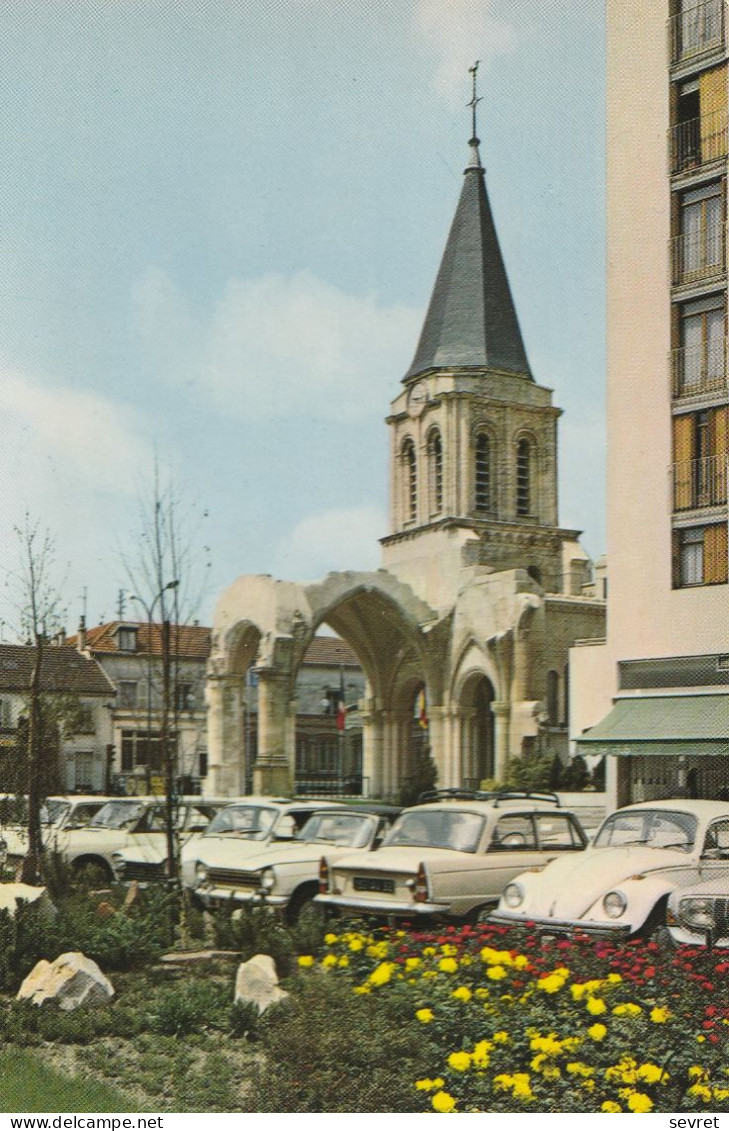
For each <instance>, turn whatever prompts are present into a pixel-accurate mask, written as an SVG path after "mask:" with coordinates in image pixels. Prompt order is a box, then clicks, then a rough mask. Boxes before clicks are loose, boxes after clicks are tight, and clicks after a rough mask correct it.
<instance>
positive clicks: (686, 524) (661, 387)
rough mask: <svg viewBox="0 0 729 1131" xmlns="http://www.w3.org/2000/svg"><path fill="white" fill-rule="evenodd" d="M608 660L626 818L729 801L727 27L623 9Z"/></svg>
mask: <svg viewBox="0 0 729 1131" xmlns="http://www.w3.org/2000/svg"><path fill="white" fill-rule="evenodd" d="M607 22H608V93H607V106H608V130H607V221H608V311H607V314H608V357H607V363H608V561H609V568H610V599H609V603H608V630H607V640H606V642H605V644H604V645H602V646H596V645H594V644H593V645H590V644H586V645H585V646H581V647H577V648H575V649H574V650H573V653H572V684H571V687H572V703H573V711H572V720H573V730H572V737H573V738H574V739H575V740H576V746H577V748H578V749H579V750H580V751H581V752H582V753H585V754H593V755H599V754H603V755H607V756H608V757H607V762H608V767H607V768H608V782H609V783H610V787H611V790H612V793H613V799H614V801H615V803H617V804H624V803H626V802H627V801H629V800H642V799H644V798H646V799H647V798H654V797H659V796H670V795H672V794H675V793H676V792H685V793H688V794H691V795H694V796H701V797H713V796H716V795H717V794H719V793H721V792H722V791H723V790H725V789H727V787H729V761H728V760H727V759H728V758H729V585H728V584H727V582H728V580H729V576H728V554H727V457H728V451H729V443H728V437H729V395H728V393H729V385H728V384H727V254H726V252H727V249H726V230H727V191H726V190H727V152H728V146H727V140H728V138H727V12H726V5H725V3H724V2H723V0H672V2H671V3H670V4H667V3H658V2H657V0H608V3H607Z"/></svg>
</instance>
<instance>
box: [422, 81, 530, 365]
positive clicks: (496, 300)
mask: <svg viewBox="0 0 729 1131" xmlns="http://www.w3.org/2000/svg"><path fill="white" fill-rule="evenodd" d="M471 73H472V74H474V72H473V71H472V72H471ZM474 79H475V74H474ZM478 101H479V100H478V99H477V98H476V95H475V81H474V99H473V101H472V102H471V103H469V105H471V106H473V118H474V129H473V137H472V138H471V140H470V141H469V143H468V144H469V147H470V157H469V162H468V165H467V167H466V169H465V171H464V178H465V180H464V182H463V189H462V191H461V197H460V200H459V201H458V207H457V208H456V214H455V217H454V219H453V224H452V225H451V230H450V234H449V236H448V242H447V244H446V248H445V252H444V253H443V259H442V260H441V264H440V270H439V271H438V275H437V278H436V280H435V286H434V288H433V294H432V295H431V299H430V305H429V307H428V313H427V314H426V316H425V322H424V324H423V329H422V331H421V334H420V341H419V342H418V348H417V349H416V351H415V357H414V359H413V363H412V365H411V366H410V369H409V370H408V372H407V373H406V374H405V378H404V379H405V380H408V378H410V377H414V376H416V375H417V374H418V373H422V372H424V371H425V370H428V369H450V368H453V367H464V366H465V367H467V368H478V369H484V368H485V369H489V370H497V371H505V372H508V373H517V374H520V375H522V376H524V377H527V378H528V379H529V380H533V377H532V374H531V370H530V368H529V362H528V360H527V356H526V351H525V349H524V342H523V341H522V336H521V330H520V329H519V321H518V319H517V316H516V310H515V308H514V300H513V299H512V297H511V290H510V288H509V280H508V278H507V275H506V268H505V267H504V261H503V259H502V256H501V249H500V248H499V241H498V237H497V235H496V227H495V225H494V220H493V216H492V214H491V206H490V204H489V199H488V194H487V192H486V184H485V171H484V168H483V165H482V164H481V157H480V154H479V148H478V147H479V139H478V138H477V137H476V129H475V105H476V103H477V102H478Z"/></svg>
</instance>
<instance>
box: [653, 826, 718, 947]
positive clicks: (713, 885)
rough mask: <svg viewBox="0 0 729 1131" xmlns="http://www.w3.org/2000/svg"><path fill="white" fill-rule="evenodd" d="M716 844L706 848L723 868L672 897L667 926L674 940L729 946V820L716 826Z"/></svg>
mask: <svg viewBox="0 0 729 1131" xmlns="http://www.w3.org/2000/svg"><path fill="white" fill-rule="evenodd" d="M712 831H713V835H714V841H715V843H714V844H711V843H709V844H708V845H707V846H706V847H705V849H704V855H705V856H711V855H715V857H716V859H717V860H718V861H721V862H723V868H722V870H721V871H719V872H718V874H717V875H716V876H714V878H713V879H711V880H704V882H703V883H699V884H690V885H689V886H688V887H684V888H680V889H679V890H677V891H674V892H673V893H672V895H671V896H670V898H669V900H668V909H667V911H666V926H667V928H668V933H669V936H670V940H671V942H673V943H674V944H679V943H681V944H683V945H685V946H708V947H715V946H718V947H729V821H724V822H721V821H718V822H716V825H715V826H714V828H713V830H712Z"/></svg>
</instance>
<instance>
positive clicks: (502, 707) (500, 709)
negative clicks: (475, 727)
mask: <svg viewBox="0 0 729 1131" xmlns="http://www.w3.org/2000/svg"><path fill="white" fill-rule="evenodd" d="M491 710H492V712H493V716H494V777H495V778H496V780H497V781H503V780H504V776H505V774H506V763H507V762H508V760H509V721H510V718H511V704H510V703H507V702H505V701H504V700H499V699H494V701H493V702H492V704H491Z"/></svg>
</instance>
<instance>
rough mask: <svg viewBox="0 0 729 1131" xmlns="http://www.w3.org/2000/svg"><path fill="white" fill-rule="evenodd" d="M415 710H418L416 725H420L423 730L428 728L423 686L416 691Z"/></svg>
mask: <svg viewBox="0 0 729 1131" xmlns="http://www.w3.org/2000/svg"><path fill="white" fill-rule="evenodd" d="M417 712H418V726H421V727H422V728H423V730H427V729H428V711H427V705H426V702H425V688H424V687H421V688H420V691H419V692H418V701H417Z"/></svg>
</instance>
